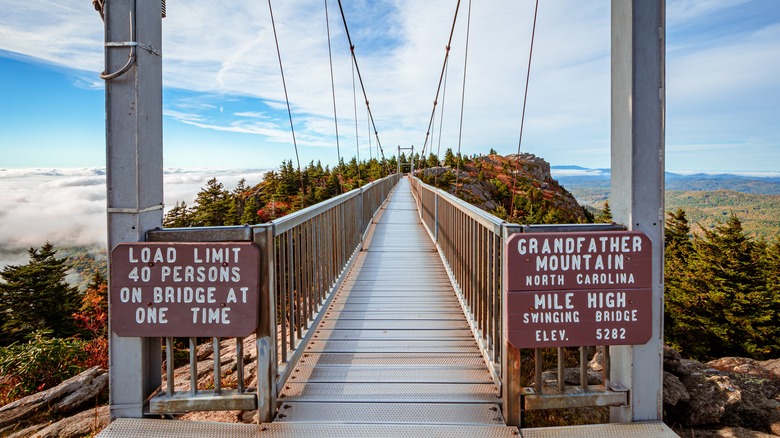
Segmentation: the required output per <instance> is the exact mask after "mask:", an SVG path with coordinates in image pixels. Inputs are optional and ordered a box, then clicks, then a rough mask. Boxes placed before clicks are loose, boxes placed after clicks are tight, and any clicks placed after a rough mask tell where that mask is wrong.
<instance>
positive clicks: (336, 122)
mask: <svg viewBox="0 0 780 438" xmlns="http://www.w3.org/2000/svg"><path fill="white" fill-rule="evenodd" d="M325 27H326V28H327V30H328V61H329V62H330V91H331V94H332V96H333V124H334V125H336V155H337V156H338V159H339V161H338V165H341V146H340V145H339V119H338V116H337V113H336V82H335V80H334V79H333V53H332V50H331V45H330V18H329V17H328V0H325Z"/></svg>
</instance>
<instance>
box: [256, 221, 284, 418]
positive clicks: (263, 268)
mask: <svg viewBox="0 0 780 438" xmlns="http://www.w3.org/2000/svg"><path fill="white" fill-rule="evenodd" d="M274 235H275V231H274V226H273V225H263V226H259V227H257V228H255V230H254V242H255V244H256V245H257V246H258V247H259V248H260V266H259V273H260V303H259V304H260V309H259V312H260V324H259V327H258V328H257V332H256V339H257V341H256V346H257V398H258V400H257V410H258V422H260V423H264V422H269V421H271V420H272V419H273V418H274V415H276V395H277V389H278V388H277V381H276V377H277V353H276V287H275V284H276V281H275V280H276V272H275V264H274ZM290 293H292V292H290ZM290 306H291V307H292V304H290ZM290 330H292V329H290Z"/></svg>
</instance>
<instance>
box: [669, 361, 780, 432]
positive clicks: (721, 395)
mask: <svg viewBox="0 0 780 438" xmlns="http://www.w3.org/2000/svg"><path fill="white" fill-rule="evenodd" d="M778 362H780V361H778V360H770V361H757V360H753V359H746V358H735V357H728V358H722V359H718V360H714V361H711V362H707V363H701V362H698V361H695V360H688V359H681V358H680V355H679V353H677V352H676V351H674V350H672V349H669V348H665V349H664V420H665V421H666V423H667V424H669V425H670V426H673V427H678V428H680V430H681V431H685V430H689V429H691V428H695V429H694V430H696V431H697V433H696V434H695V436H697V437H698V436H732V435H729V434H733V436H762V435H760V434H775V435H778V436H780V378H778V374H777V371H778ZM724 427H726V428H728V431H725V432H723V434H721V435H705V434H701V435H700V434H699V433H698V432H699V431H702V430H705V429H708V430H710V431H711V430H713V429H716V428H717V429H722V428H724ZM746 430H747V431H754V432H755V434H752V435H751V434H742V433H743V431H746ZM754 432H750V433H754ZM759 433H760V434H759Z"/></svg>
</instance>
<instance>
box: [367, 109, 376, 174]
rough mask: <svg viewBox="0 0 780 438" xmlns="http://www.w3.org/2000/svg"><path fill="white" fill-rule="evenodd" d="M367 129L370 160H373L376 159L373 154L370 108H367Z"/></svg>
mask: <svg viewBox="0 0 780 438" xmlns="http://www.w3.org/2000/svg"><path fill="white" fill-rule="evenodd" d="M366 129H367V130H368V133H369V134H368V136H367V137H368V161H371V160H373V159H374V157H373V156H372V155H371V153H372V151H371V119H369V118H368V108H366Z"/></svg>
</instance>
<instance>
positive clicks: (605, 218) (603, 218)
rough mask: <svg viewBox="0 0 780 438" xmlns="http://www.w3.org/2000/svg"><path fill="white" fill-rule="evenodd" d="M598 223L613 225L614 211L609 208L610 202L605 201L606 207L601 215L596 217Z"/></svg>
mask: <svg viewBox="0 0 780 438" xmlns="http://www.w3.org/2000/svg"><path fill="white" fill-rule="evenodd" d="M596 223H600V224H611V223H612V209H611V208H610V207H609V200H606V201H604V207H602V209H601V213H599V214H598V215H597V216H596Z"/></svg>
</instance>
